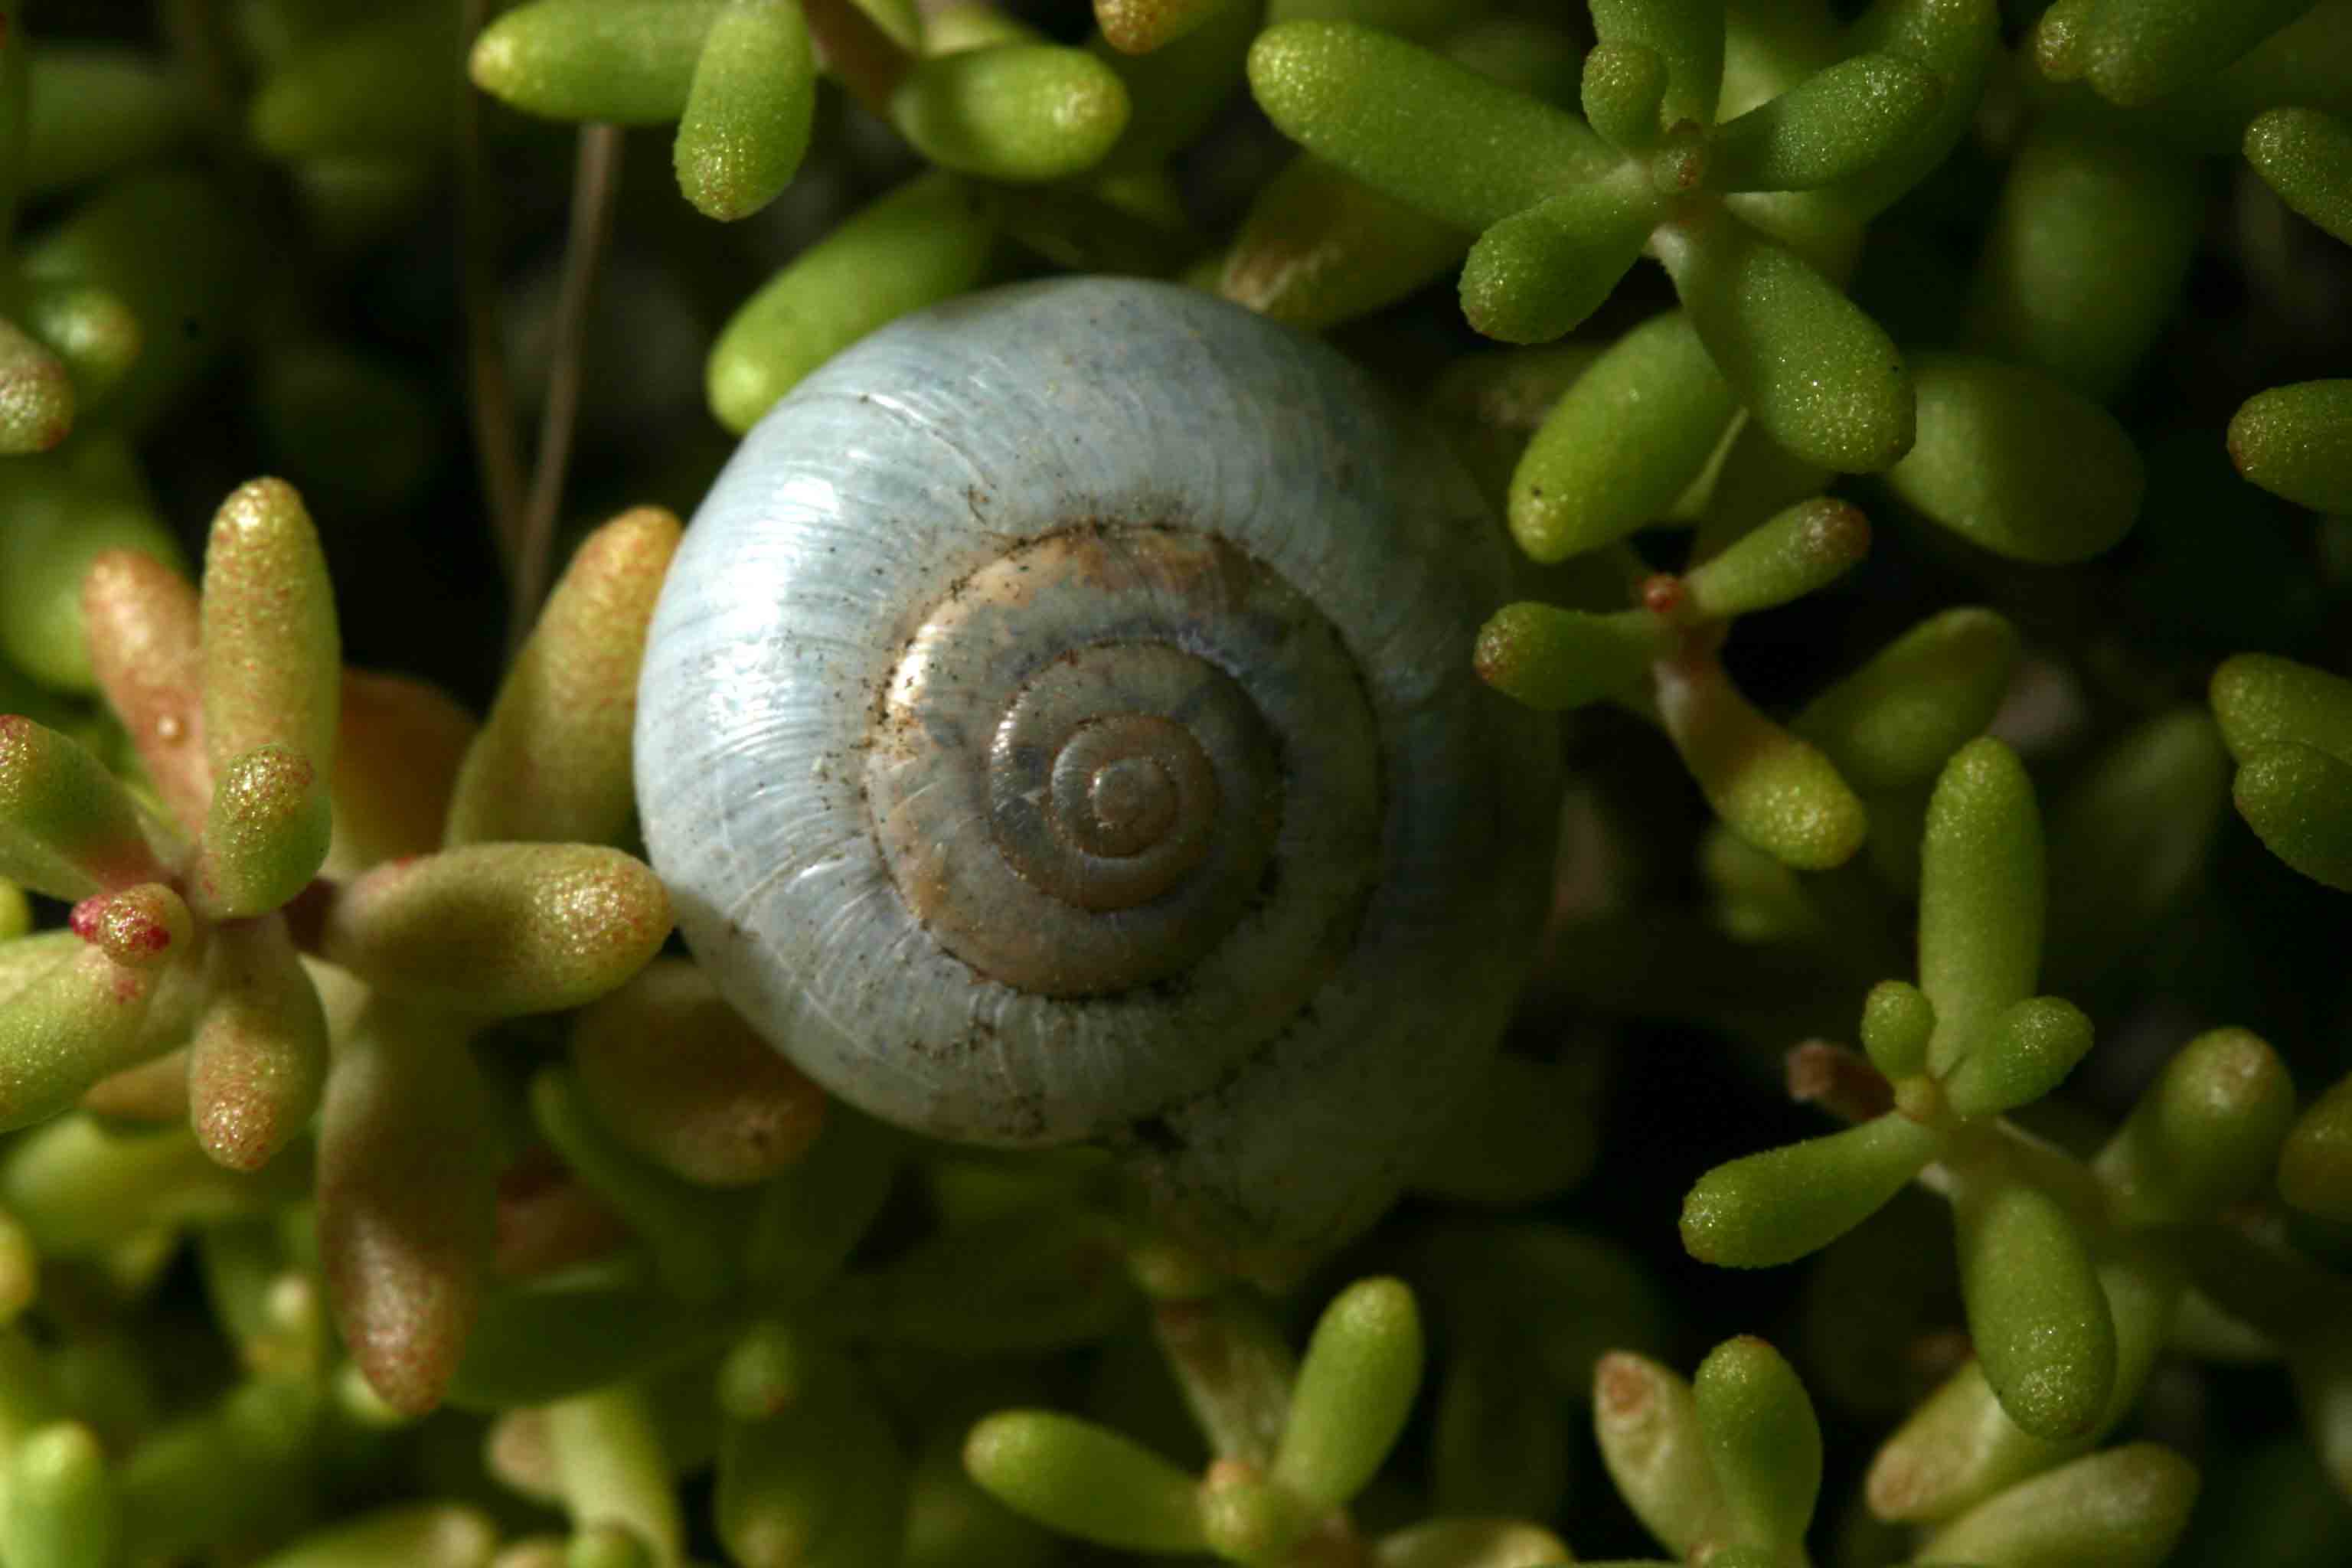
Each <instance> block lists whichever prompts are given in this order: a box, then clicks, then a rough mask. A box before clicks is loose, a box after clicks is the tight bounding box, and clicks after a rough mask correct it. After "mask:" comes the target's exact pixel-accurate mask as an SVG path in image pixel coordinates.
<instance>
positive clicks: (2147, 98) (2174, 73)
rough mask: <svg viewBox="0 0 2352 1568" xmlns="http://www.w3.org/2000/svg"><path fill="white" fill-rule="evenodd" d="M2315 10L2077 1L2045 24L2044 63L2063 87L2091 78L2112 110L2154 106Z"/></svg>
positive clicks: (2282, 1)
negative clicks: (2067, 82) (2120, 106)
mask: <svg viewBox="0 0 2352 1568" xmlns="http://www.w3.org/2000/svg"><path fill="white" fill-rule="evenodd" d="M2311 6H2312V0H2231V4H2228V5H2214V4H2212V3H2211V0H2099V3H2096V4H2094V3H2091V0H2077V3H2075V4H2071V5H2063V6H2060V7H2057V8H2055V11H2054V13H2053V17H2045V18H2044V21H2043V24H2042V27H2043V33H2044V38H2041V39H2037V40H2036V45H2037V50H2038V53H2037V58H2038V60H2039V62H2040V63H2041V66H2042V70H2043V71H2044V72H2045V73H2047V74H2048V75H2050V76H2051V77H2053V78H2054V79H2059V80H2070V79H2073V78H2074V77H2077V76H2080V77H2084V78H2086V79H2088V80H2089V81H2090V84H2091V86H2092V87H2093V88H2095V89H2097V91H2098V93H2099V95H2100V96H2101V97H2103V98H2105V99H2106V100H2108V101H2109V102H2111V103H2119V104H2123V105H2126V107H2128V106H2132V105H2137V104H2144V103H2153V102H2155V101H2156V100H2158V99H2161V98H2164V97H2167V96H2168V95H2169V94H2172V93H2175V92H2179V91H2180V90H2181V89H2183V88H2186V87H2188V86H2189V85H2190V84H2191V83H2194V82H2196V81H2199V80H2200V79H2203V78H2206V77H2209V76H2210V75H2212V74H2213V73H2214V72H2215V71H2218V70H2220V69H2221V68H2222V67H2224V66H2226V65H2228V64H2230V63H2231V61H2232V60H2235V59H2236V58H2238V57H2239V56H2241V55H2242V54H2244V53H2245V52H2246V51H2247V50H2249V49H2251V48H2252V47H2254V46H2255V45H2256V44H2258V43H2260V42H2262V41H2263V39H2264V38H2265V37H2269V36H2270V35H2271V34H2273V33H2274V32H2276V31H2278V30H2279V29H2280V28H2281V27H2284V26H2286V25H2287V24H2288V23H2289V22H2292V21H2294V19H2295V18H2296V17H2297V16H2301V15H2303V13H2304V12H2305V11H2308V10H2310V9H2311ZM2053 33H2055V34H2056V35H2057V37H2050V35H2052V34H2053Z"/></svg>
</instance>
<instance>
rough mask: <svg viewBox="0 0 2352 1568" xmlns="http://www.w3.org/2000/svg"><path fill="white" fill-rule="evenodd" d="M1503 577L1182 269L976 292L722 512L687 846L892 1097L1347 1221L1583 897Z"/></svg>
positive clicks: (1358, 410) (1313, 1221)
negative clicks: (1489, 672) (1157, 277)
mask: <svg viewBox="0 0 2352 1568" xmlns="http://www.w3.org/2000/svg"><path fill="white" fill-rule="evenodd" d="M1504 572H1505V567H1504V560H1503V553H1502V549H1501V544H1500V541H1499V537H1498V535H1497V533H1496V530H1495V528H1494V526H1493V524H1492V522H1491V521H1489V520H1488V519H1487V518H1486V517H1485V516H1484V515H1483V509H1482V507H1481V504H1480V502H1479V500H1478V499H1477V497H1476V495H1475V492H1474V491H1473V490H1472V489H1471V488H1470V486H1469V484H1468V481H1467V480H1466V479H1465V478H1464V477H1463V476H1462V475H1461V473H1460V471H1459V469H1458V468H1457V467H1456V466H1455V465H1454V462H1453V461H1452V459H1451V458H1450V457H1448V456H1447V455H1446V454H1444V452H1442V451H1441V450H1439V449H1438V448H1437V447H1435V445H1434V443H1433V438H1432V437H1428V436H1427V435H1425V434H1424V433H1423V431H1422V430H1421V429H1420V428H1419V427H1418V426H1415V425H1413V424H1412V422H1411V421H1409V420H1407V419H1405V418H1404V417H1402V416H1401V415H1399V414H1398V413H1397V412H1396V411H1395V410H1394V409H1393V408H1392V407H1391V405H1390V404H1389V403H1388V402H1387V401H1386V399H1385V398H1384V397H1383V396H1382V395H1381V394H1380V393H1379V392H1378V390H1377V389H1376V388H1375V387H1374V386H1373V384H1371V383H1370V380H1369V378H1367V377H1365V376H1364V375H1363V374H1361V373H1360V372H1359V371H1357V370H1355V369H1354V368H1353V367H1351V366H1349V365H1348V364H1347V363H1346V362H1344V361H1343V360H1341V359H1340V358H1339V356H1338V355H1336V354H1334V353H1331V352H1330V351H1329V350H1328V349H1327V348H1325V347H1323V346H1322V345H1321V344H1318V343H1316V342H1312V341H1310V340H1307V339H1306V338H1303V337H1300V336H1298V335H1297V334H1294V333H1292V332H1290V331H1286V330H1285V329H1281V328H1278V327H1275V326H1272V325H1270V324H1268V323H1266V322H1265V321H1262V320H1260V319H1258V318H1255V317H1254V316H1251V315H1249V314H1248V313H1246V312H1244V311H1242V310H1238V309H1236V308H1234V307H1233V306H1230V305H1226V304H1223V303H1222V302H1220V301H1217V300H1212V299H1209V298H1207V297H1205V296H1202V295H1199V294H1195V293H1192V292H1190V291H1187V290H1184V289H1177V288H1174V287H1171V286H1168V285H1161V284H1153V283H1144V282H1137V281H1131V280H1113V279H1060V280H1055V281H1052V282H1046V283H1038V284H1029V285H1021V286H1017V287H1014V288H1012V289H999V290H995V291H992V292H991V293H988V294H983V295H978V296H972V297H968V298H966V299H964V300H957V301H954V302H952V303H950V304H949V305H945V306H941V307H939V308H937V309H935V310H929V311H926V312H924V313H922V314H921V315H919V316H916V317H911V318H908V319H907V320H905V321H900V322H898V323H897V324H895V325H894V326H892V327H889V328H887V329H885V330H883V331H880V332H877V333H876V334H874V335H873V336H872V337H869V338H868V339H866V340H865V341H864V342H861V343H860V344H859V345H857V346H856V348H854V349H852V350H851V351H849V352H848V353H845V354H844V355H842V356H841V357H840V358H838V359H836V360H835V361H834V362H833V363H831V364H829V365H827V366H826V367H825V368H824V369H823V370H821V371H820V372H818V373H817V374H815V375H814V376H812V377H810V378H809V379H808V380H807V381H805V382H803V384H801V386H799V387H798V388H796V389H795V390H794V392H793V394H792V395H790V396H788V397H787V398H785V399H784V400H783V402H782V403H781V404H780V405H778V406H777V408H776V409H775V410H774V411H773V412H772V413H771V414H770V415H769V416H768V417H767V418H766V419H765V420H764V421H763V422H762V423H761V425H760V426H758V427H757V428H755V429H754V430H753V431H752V432H751V435H750V436H749V437H746V438H745V441H744V443H743V445H742V447H741V448H740V450H739V451H738V453H737V455H736V457H735V458H734V459H733V461H732V462H731V463H730V465H729V467H728V468H727V470H726V472H725V473H724V474H722V475H721V477H720V479H719V482H718V483H717V484H716V486H714V488H713V489H712V490H711V492H710V494H709V497H708V498H707V500H705V501H704V503H703V506H702V508H701V510H699V511H698V514H697V517H696V520H695V522H694V524H693V526H692V528H691V529H690V530H689V531H688V535H687V540H686V543H685V545H684V548H683V549H682V551H681V552H680V554H679V556H678V559H677V563H675V565H674V566H673V568H672V571H671V574H670V577H669V581H668V583H667V585H666V587H665V589H664V591H663V595H662V598H661V604H660V607H659V609H658V611H657V613H656V618H655V623H654V630H653V637H652V641H651V647H650V648H649V651H648V656H647V659H646V671H645V676H644V680H643V685H642V687H641V693H640V701H639V721H638V732H637V770H638V795H639V805H640V809H641V813H642V816H643V818H644V821H645V826H646V842H647V846H648V848H649V850H650V852H651V855H652V858H653V861H654V864H655V866H656V868H657V869H659V870H660V872H661V873H662V875H663V877H664V879H666V880H667V882H668V883H669V884H670V886H671V888H672V890H673V893H674V895H675V899H676V903H677V910H678V914H679V921H680V924H681V927H682V929H683V931H684V932H685V934H686V936H687V939H688V942H689V944H690V945H691V946H692V947H693V949H694V950H695V952H696V954H697V956H698V959H700V960H701V962H702V963H704V964H705V965H706V967H708V968H709V969H710V970H711V971H712V973H713V974H714V975H715V976H716V978H717V980H718V982H719V985H720V987H721V989H722V991H724V992H725V993H726V994H727V995H728V997H729V1000H730V1002H732V1003H733V1004H734V1005H735V1006H736V1007H737V1008H738V1010H739V1011H740V1012H742V1013H743V1014H744V1015H745V1016H747V1017H748V1018H750V1019H751V1021H752V1022H753V1023H754V1025H755V1026H758V1027H759V1028H761V1030H762V1032H764V1033H765V1034H767V1036H768V1037H770V1039H771V1040H772V1041H773V1042H774V1043H775V1044H776V1045H777V1046H778V1047H779V1048H780V1049H782V1050H783V1051H784V1052H785V1053H786V1054H787V1055H789V1056H791V1057H792V1058H793V1059H794V1060H795V1061H796V1062H797V1063H798V1064H799V1065H800V1066H801V1067H802V1068H803V1069H804V1070H806V1071H808V1072H809V1073H810V1074H811V1075H812V1076H814V1077H815V1078H816V1079H819V1081H821V1082H823V1083H824V1085H825V1086H826V1087H827V1088H828V1089H832V1090H833V1091H834V1092H835V1093H837V1094H839V1095H841V1096H842V1097H843V1098H845V1099H846V1100H850V1101H851V1102H852V1103H855V1104H857V1105H859V1106H861V1107H863V1108H865V1109H866V1110H870V1111H872V1112H874V1113H876V1114H877V1115H880V1116H882V1117H884V1118H885V1119H887V1120H890V1121H897V1122H898V1123H900V1124H903V1125H908V1126H911V1127H914V1128H917V1129H919V1130H921V1131H929V1132H931V1133H933V1134H935V1135H939V1136H944V1137H950V1138H958V1139H963V1140H968V1141H973V1142H995V1143H1006V1144H1028V1143H1047V1142H1064V1141H1070V1140H1076V1139H1085V1138H1103V1139H1110V1140H1113V1141H1123V1142H1128V1143H1129V1144H1130V1145H1132V1146H1134V1147H1136V1148H1138V1149H1139V1150H1141V1151H1142V1152H1143V1153H1144V1156H1145V1157H1146V1159H1147V1163H1151V1164H1152V1165H1153V1166H1154V1167H1155V1174H1154V1180H1155V1182H1156V1184H1158V1185H1160V1187H1161V1188H1162V1189H1163V1190H1165V1191H1167V1192H1169V1193H1170V1194H1171V1195H1174V1196H1176V1197H1177V1198H1179V1199H1180V1200H1181V1201H1186V1202H1190V1201H1192V1200H1193V1199H1194V1198H1196V1197H1197V1198H1200V1199H1202V1201H1206V1202H1209V1203H1212V1204H1213V1205H1222V1206H1223V1207H1226V1208H1235V1207H1236V1205H1238V1209H1240V1210H1249V1209H1251V1208H1252V1206H1253V1205H1256V1207H1257V1208H1259V1209H1262V1210H1263V1211H1264V1213H1263V1214H1262V1215H1258V1216H1257V1217H1256V1218H1245V1221H1244V1223H1245V1225H1255V1226H1257V1227H1258V1228H1259V1229H1261V1230H1263V1231H1265V1233H1266V1234H1267V1235H1268V1236H1275V1235H1277V1234H1278V1235H1280V1236H1281V1237H1286V1238H1292V1237H1299V1236H1301V1235H1302V1234H1303V1233H1304V1232H1305V1231H1307V1230H1315V1231H1318V1233H1326V1232H1334V1231H1336V1230H1339V1229H1344V1228H1347V1227H1349V1226H1353V1225H1355V1224H1359V1223H1361V1222H1362V1221H1363V1220H1364V1219H1367V1218H1369V1217H1370V1213H1371V1212H1376V1211H1377V1208H1378V1206H1380V1205H1381V1204H1384V1203H1385V1201H1386V1199H1387V1197H1388V1196H1390V1195H1392V1194H1393V1191H1394V1188H1395V1185H1396V1184H1397V1183H1399V1182H1401V1181H1402V1174H1403V1166H1404V1164H1405V1163H1407V1161H1408V1160H1409V1157H1410V1156H1409V1148H1410V1146H1411V1144H1412V1142H1414V1141H1415V1140H1416V1139H1417V1138H1418V1137H1419V1136H1421V1135H1422V1134H1423V1133H1425V1132H1426V1131H1427V1129H1428V1125H1429V1124H1430V1123H1432V1122H1433V1120H1434V1118H1435V1117H1436V1116H1437V1115H1438V1114H1439V1113H1440V1111H1441V1110H1442V1109H1443V1107H1444V1105H1446V1104H1447V1103H1450V1101H1451V1100H1452V1099H1453V1091H1454V1090H1455V1089H1458V1088H1459V1087H1460V1083H1461V1080H1463V1079H1464V1078H1465V1062H1467V1063H1469V1064H1471V1066H1473V1067H1475V1063H1476V1061H1477V1060H1478V1059H1480V1058H1482V1057H1483V1054H1484V1053H1485V1051H1486V1050H1487V1049H1488V1048H1490V1047H1491V1044H1492V1041H1493V1039H1494V1037H1495V1036H1496V1033H1497V1032H1498V1030H1499V1027H1500V1023H1501V1019H1502V1016H1503V1015H1504V1011H1505V1010H1506V1009H1507V1006H1508V1005H1509V1000H1510V997H1511V994H1512V993H1513V991H1514V989H1515V986H1516V981H1517V977H1518V975H1519V973H1521V971H1522V969H1523V967H1524V964H1525V962H1526V959H1527V955H1528V948H1529V946H1530V943H1531V940H1532V931H1533V926H1534V922H1535V920H1536V919H1537V918H1538V910H1539V909H1540V905H1541V901H1542V896H1543V889H1544V888H1545V886H1547V885H1548V877H1549V828H1548V826H1547V817H1548V815H1549V804H1550V788H1549V783H1550V779H1551V776H1552V767H1553V762H1552V757H1551V752H1550V747H1549V731H1547V729H1546V728H1545V726H1544V725H1543V724H1542V723H1541V721H1538V720H1535V719H1533V718H1531V716H1529V715H1527V714H1525V713H1523V712H1520V711H1518V710H1514V709H1512V708H1510V707H1509V706H1507V704H1505V703H1504V702H1502V701H1501V700H1499V699H1497V698H1496V697H1494V696H1493V695H1492V694H1491V693H1489V692H1486V690H1484V689H1482V688H1480V687H1479V685H1478V683H1477V682H1476V680H1475V678H1474V677H1473V675H1472V674H1471V671H1470V665H1469V651H1470V643H1471V639H1472V637H1473V635H1474V633H1475V627H1476V626H1477V624H1478V620H1479V618H1480V617H1481V616H1482V615H1483V614H1484V612H1485V611H1486V609H1487V608H1489V607H1491V605H1493V604H1495V603H1497V602H1499V601H1500V599H1501V598H1502V597H1503V596H1504V588H1505V583H1504ZM1294 1139H1297V1140H1299V1141H1304V1142H1310V1143H1311V1142H1313V1141H1314V1140H1317V1139H1326V1140H1331V1141H1335V1142H1344V1143H1346V1144H1348V1145H1349V1149H1350V1151H1351V1152H1344V1153H1339V1154H1336V1155H1333V1156H1331V1157H1329V1158H1328V1159H1327V1158H1326V1157H1324V1152H1321V1151H1318V1158H1317V1160H1316V1161H1315V1162H1314V1168H1313V1169H1312V1170H1308V1171H1302V1170H1301V1169H1299V1168H1298V1167H1299V1164H1300V1163H1299V1162H1298V1161H1297V1159H1296V1158H1295V1151H1294V1150H1293V1149H1292V1143H1293V1140H1294ZM1373 1188H1382V1189H1384V1190H1381V1191H1379V1192H1377V1193H1371V1195H1370V1196H1366V1195H1365V1194H1367V1193H1368V1192H1370V1189H1373ZM1310 1216H1311V1217H1310Z"/></svg>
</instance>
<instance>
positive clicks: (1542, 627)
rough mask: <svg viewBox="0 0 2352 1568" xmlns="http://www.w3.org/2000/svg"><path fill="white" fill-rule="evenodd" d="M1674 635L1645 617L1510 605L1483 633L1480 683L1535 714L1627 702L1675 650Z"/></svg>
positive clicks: (1642, 614) (1638, 613) (1627, 612)
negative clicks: (1658, 662) (1610, 701)
mask: <svg viewBox="0 0 2352 1568" xmlns="http://www.w3.org/2000/svg"><path fill="white" fill-rule="evenodd" d="M1672 635H1673V632H1672V628H1671V627H1670V626H1668V625H1667V623H1665V622H1664V621H1663V620H1661V619H1660V618H1659V617H1658V616H1653V615H1650V614H1648V613H1646V612H1644V611H1641V610H1623V611H1620V612H1618V613H1616V614H1613V615H1605V616H1604V615H1594V614H1592V613H1591V612H1590V611H1587V610H1563V609H1559V608H1556V607H1555V606H1553V605H1538V604H1532V603H1522V604H1517V605H1504V606H1503V607H1502V608H1501V609H1499V610H1497V611H1496V612H1495V613H1494V615H1493V616H1490V617H1488V619H1487V621H1486V626H1483V627H1481V628H1480V629H1479V632H1478V646H1477V651H1476V653H1475V663H1476V666H1477V669H1478V675H1479V678H1480V679H1483V680H1485V681H1486V683H1487V684H1488V685H1490V686H1492V687H1494V688H1495V689H1496V690H1498V691H1502V692H1505V693H1507V694H1508V695H1509V696H1511V697H1513V698H1516V699H1517V700H1519V701H1521V702H1524V703H1526V704H1527V705H1528V707H1530V708H1538V709H1541V710H1545V711H1546V712H1556V711H1559V710H1562V709H1568V708H1580V707H1582V706H1583V705H1584V704H1586V703H1588V702H1597V701H1600V700H1602V699H1604V698H1609V697H1616V696H1622V695H1624V694H1626V693H1628V692H1630V691H1632V690H1633V689H1635V688H1636V687H1638V686H1639V685H1640V684H1641V683H1642V680H1643V678H1644V677H1645V676H1647V675H1648V674H1649V671H1650V666H1651V664H1652V663H1653V662H1654V660H1656V659H1658V658H1661V657H1663V656H1664V654H1665V653H1666V651H1667V650H1668V648H1669V647H1671V640H1670V639H1671V637H1672Z"/></svg>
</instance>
